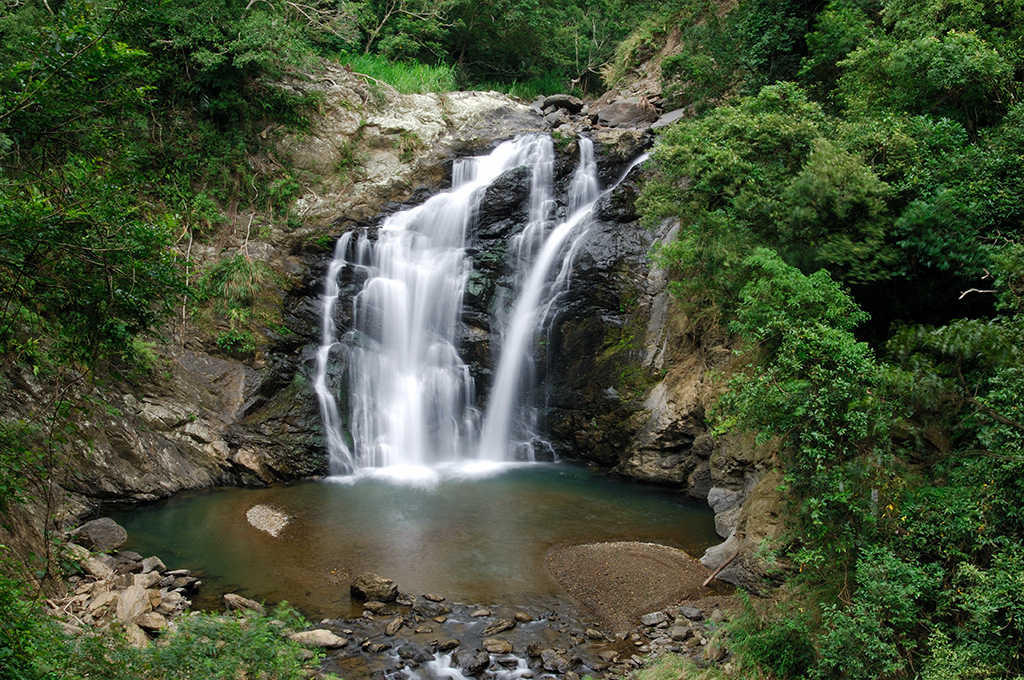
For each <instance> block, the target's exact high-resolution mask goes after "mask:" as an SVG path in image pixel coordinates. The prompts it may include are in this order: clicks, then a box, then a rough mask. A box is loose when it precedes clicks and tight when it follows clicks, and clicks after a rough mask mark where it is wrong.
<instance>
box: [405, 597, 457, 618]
mask: <svg viewBox="0 0 1024 680" xmlns="http://www.w3.org/2000/svg"><path fill="white" fill-rule="evenodd" d="M413 611H415V612H416V613H417V614H419V615H420V616H424V617H426V618H428V619H434V620H437V618H439V617H441V616H444V615H445V614H451V613H452V609H451V607H449V606H447V605H444V604H441V603H440V602H429V601H428V602H418V603H416V606H415V607H413Z"/></svg>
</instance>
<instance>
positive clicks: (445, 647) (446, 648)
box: [437, 638, 461, 652]
mask: <svg viewBox="0 0 1024 680" xmlns="http://www.w3.org/2000/svg"><path fill="white" fill-rule="evenodd" d="M460 644H461V643H460V642H459V640H457V639H455V638H447V639H445V640H441V641H440V642H438V643H437V651H439V652H450V651H451V650H453V649H455V648H456V647H458V646H459V645H460Z"/></svg>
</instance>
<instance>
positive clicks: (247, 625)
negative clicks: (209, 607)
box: [68, 605, 316, 680]
mask: <svg viewBox="0 0 1024 680" xmlns="http://www.w3.org/2000/svg"><path fill="white" fill-rule="evenodd" d="M303 623H304V622H302V621H301V618H300V617H298V615H297V614H296V613H295V612H294V610H291V609H289V608H288V607H287V605H282V606H281V607H279V608H278V609H277V610H275V611H274V613H273V614H272V615H270V616H261V615H257V614H253V613H247V615H246V616H245V617H244V618H242V617H233V616H230V615H220V614H209V613H193V614H191V615H189V616H187V617H185V618H183V619H181V620H180V621H179V623H178V626H177V628H176V629H175V630H174V631H173V632H169V633H165V634H164V635H163V636H162V637H161V644H157V645H150V646H149V647H146V648H145V649H136V648H134V647H129V646H128V645H127V644H126V643H125V642H124V641H123V640H118V639H117V638H116V637H114V636H111V635H109V634H107V635H104V634H98V635H92V636H85V637H82V638H79V639H78V640H76V643H77V644H76V645H75V647H74V649H73V651H72V653H71V659H70V665H71V668H72V670H71V673H70V674H69V676H68V677H72V678H77V677H103V678H109V679H110V680H121V679H122V678H123V679H124V680H128V679H130V678H139V677H146V678H153V679H154V680H178V679H179V678H181V679H184V678H218V679H225V680H227V679H232V680H233V679H234V678H238V677H264V678H278V679H280V680H289V679H295V680H299V679H300V678H306V677H307V672H306V670H305V665H306V664H305V662H304V661H303V658H304V656H305V654H306V650H305V649H304V648H303V647H302V646H301V645H299V644H298V643H295V642H292V641H290V640H288V639H287V638H286V637H284V636H283V635H282V632H283V631H286V630H287V629H288V628H292V627H299V626H301V625H303ZM315 658H316V657H314V659H315Z"/></svg>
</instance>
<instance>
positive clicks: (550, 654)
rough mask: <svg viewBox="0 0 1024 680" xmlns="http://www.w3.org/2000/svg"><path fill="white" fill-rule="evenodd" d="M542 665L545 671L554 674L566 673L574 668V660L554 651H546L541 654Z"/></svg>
mask: <svg viewBox="0 0 1024 680" xmlns="http://www.w3.org/2000/svg"><path fill="white" fill-rule="evenodd" d="M540 663H541V665H542V666H543V667H544V670H546V671H551V672H552V673H565V672H566V671H567V670H569V668H570V667H571V666H572V660H571V659H570V658H569V657H567V656H565V655H563V654H559V653H558V652H556V651H555V650H553V649H545V650H544V651H542V652H541V653H540Z"/></svg>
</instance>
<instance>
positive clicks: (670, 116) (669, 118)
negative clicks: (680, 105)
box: [651, 109, 686, 130]
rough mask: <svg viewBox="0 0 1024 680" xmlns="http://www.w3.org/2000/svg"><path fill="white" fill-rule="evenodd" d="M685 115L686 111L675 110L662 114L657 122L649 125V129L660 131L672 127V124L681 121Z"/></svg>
mask: <svg viewBox="0 0 1024 680" xmlns="http://www.w3.org/2000/svg"><path fill="white" fill-rule="evenodd" d="M685 115H686V109H676V110H675V111H669V112H668V113H666V114H663V115H662V116H661V117H660V118H658V120H656V121H654V123H653V124H652V125H651V129H652V130H660V129H662V128H667V127H668V126H670V125H672V123H675V122H677V121H679V120H681V119H682V118H683V117H684V116H685Z"/></svg>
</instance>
